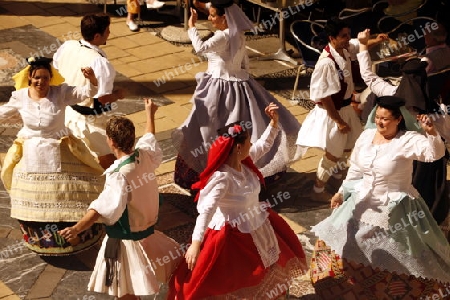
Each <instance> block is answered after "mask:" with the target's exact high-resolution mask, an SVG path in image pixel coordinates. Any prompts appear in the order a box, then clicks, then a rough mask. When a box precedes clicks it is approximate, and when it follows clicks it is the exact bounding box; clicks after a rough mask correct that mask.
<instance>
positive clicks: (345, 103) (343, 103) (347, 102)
mask: <svg viewBox="0 0 450 300" xmlns="http://www.w3.org/2000/svg"><path fill="white" fill-rule="evenodd" d="M350 104H352V98H351V97H350V98H348V99H344V100H342V106H341V108H342V107H344V106H349V105H350Z"/></svg>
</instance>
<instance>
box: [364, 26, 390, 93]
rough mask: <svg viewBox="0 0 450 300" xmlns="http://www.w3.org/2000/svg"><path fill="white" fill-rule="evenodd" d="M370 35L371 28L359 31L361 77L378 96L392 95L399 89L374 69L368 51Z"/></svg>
mask: <svg viewBox="0 0 450 300" xmlns="http://www.w3.org/2000/svg"><path fill="white" fill-rule="evenodd" d="M369 37H370V30H369V29H366V30H364V31H362V32H360V33H358V40H359V42H360V46H359V47H360V48H359V51H360V52H359V53H358V54H357V58H358V62H359V70H360V72H361V77H362V79H363V80H364V82H365V83H366V85H367V86H368V87H369V89H370V90H371V91H372V92H373V93H374V94H375V95H376V96H378V97H381V96H391V95H393V94H395V91H396V90H397V87H396V86H393V85H392V84H390V83H388V82H386V81H384V79H383V78H381V77H380V76H378V75H377V74H375V73H374V72H373V71H372V60H371V59H370V54H369V51H368V42H369Z"/></svg>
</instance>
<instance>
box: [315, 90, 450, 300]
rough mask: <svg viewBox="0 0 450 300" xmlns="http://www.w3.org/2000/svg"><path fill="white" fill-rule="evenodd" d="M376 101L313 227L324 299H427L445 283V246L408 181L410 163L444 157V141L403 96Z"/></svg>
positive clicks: (448, 260)
mask: <svg viewBox="0 0 450 300" xmlns="http://www.w3.org/2000/svg"><path fill="white" fill-rule="evenodd" d="M378 100H379V102H378V105H377V107H376V109H375V111H374V112H373V114H371V116H370V117H369V122H368V128H367V129H366V130H364V131H363V133H362V134H361V136H360V137H359V138H358V140H357V141H356V144H355V148H354V151H353V153H352V155H351V158H350V162H351V165H350V168H349V170H348V174H347V177H346V178H345V180H344V182H343V184H342V186H341V188H340V189H339V191H338V192H337V193H336V194H335V195H334V196H333V197H332V199H331V207H332V208H335V210H334V211H333V212H332V214H331V216H329V217H328V218H326V219H325V220H323V221H322V222H320V223H319V224H317V225H316V226H314V227H313V228H312V231H313V232H314V233H315V234H316V235H317V236H318V237H319V239H320V240H319V241H318V242H317V243H316V249H315V253H314V255H313V258H312V262H311V276H312V281H313V282H314V287H315V290H316V294H318V295H319V297H320V298H321V299H336V298H339V299H341V298H342V299H425V297H433V295H435V294H436V295H440V292H442V291H445V288H446V286H448V285H449V284H450V256H449V253H450V245H449V243H448V241H447V240H446V239H445V236H444V234H443V232H442V231H441V230H440V229H439V226H438V224H437V223H436V221H435V220H434V218H433V216H432V215H431V213H430V210H429V209H428V207H427V205H426V203H425V201H424V200H423V198H422V197H421V195H420V194H419V193H418V192H417V190H416V189H415V188H414V187H413V186H412V184H411V181H412V178H411V177H412V168H413V161H414V160H418V161H423V162H432V161H435V160H437V159H439V158H441V157H442V156H443V155H444V152H445V147H444V143H443V142H442V139H441V137H440V136H439V134H438V133H437V131H436V130H435V128H434V126H433V124H432V122H431V120H430V119H429V118H428V117H427V116H426V115H419V116H418V117H417V120H418V121H419V124H420V125H419V124H418V123H417V122H415V120H414V118H413V117H412V115H410V113H409V112H408V111H407V110H406V109H405V107H404V103H405V102H404V100H403V99H401V98H397V97H393V96H385V97H381V98H379V99H378ZM419 128H421V129H422V130H423V131H424V132H425V133H426V135H424V134H421V133H418V132H417V130H419ZM323 256H328V259H329V260H328V259H326V258H325V257H323ZM324 261H327V262H330V261H332V262H333V263H330V264H327V265H324V264H323V262H324ZM327 266H333V268H332V270H331V271H332V272H330V270H329V269H328V268H327Z"/></svg>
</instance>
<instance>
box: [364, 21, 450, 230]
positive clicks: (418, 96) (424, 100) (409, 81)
mask: <svg viewBox="0 0 450 300" xmlns="http://www.w3.org/2000/svg"><path fill="white" fill-rule="evenodd" d="M369 36H370V30H368V29H367V30H365V31H363V32H360V33H359V34H358V39H359V41H360V53H358V54H357V57H358V61H359V65H360V68H361V75H362V78H363V79H364V81H365V82H366V84H367V86H368V88H370V90H371V91H372V92H373V93H374V94H375V96H377V97H382V96H396V97H400V98H402V99H405V101H406V103H405V107H406V108H407V109H408V110H409V111H410V112H411V113H413V114H417V113H420V114H424V113H427V114H431V115H432V118H433V122H434V124H435V127H436V129H437V130H438V132H439V134H440V135H441V136H442V137H443V138H444V139H445V140H446V141H450V134H449V133H448V130H447V127H446V126H448V125H446V122H448V118H447V117H446V116H445V115H446V112H442V111H441V109H440V107H439V106H438V104H437V103H436V102H435V101H434V99H430V98H429V97H428V93H427V82H428V80H427V73H426V67H427V62H426V61H422V60H421V59H419V58H413V59H409V60H407V61H405V62H404V63H403V64H402V67H401V71H402V79H401V81H400V84H399V85H398V86H394V85H392V84H390V83H388V82H386V81H385V80H383V78H381V77H379V76H378V75H376V74H375V73H374V72H373V71H372V68H371V67H372V62H371V59H370V55H369V53H368V51H367V41H368V38H369ZM366 105H368V103H366ZM444 108H445V107H444ZM364 110H367V111H370V107H368V109H367V108H365V109H364ZM446 110H447V109H446V108H445V111H446ZM372 112H373V110H372ZM446 119H447V121H446ZM447 161H448V153H446V155H444V156H443V157H441V158H440V159H438V160H436V161H434V162H421V161H415V162H414V168H413V178H412V180H413V185H414V187H415V188H416V189H417V190H418V191H419V193H420V195H422V197H423V198H424V200H425V202H426V203H427V205H428V208H429V209H430V210H431V212H432V214H433V216H434V218H435V219H436V221H437V222H438V224H443V225H445V224H444V221H445V219H446V218H447V217H448V216H449V212H450V199H449V195H448V188H447Z"/></svg>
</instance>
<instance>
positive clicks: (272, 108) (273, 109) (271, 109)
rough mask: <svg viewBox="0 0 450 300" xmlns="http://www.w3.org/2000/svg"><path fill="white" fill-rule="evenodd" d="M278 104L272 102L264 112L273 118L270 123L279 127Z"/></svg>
mask: <svg viewBox="0 0 450 300" xmlns="http://www.w3.org/2000/svg"><path fill="white" fill-rule="evenodd" d="M278 108H279V107H278V105H276V104H275V103H273V102H271V103H270V104H269V105H268V106H266V108H265V109H264V112H265V113H266V115H268V116H269V118H270V119H271V121H270V124H272V126H273V127H277V125H278Z"/></svg>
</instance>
